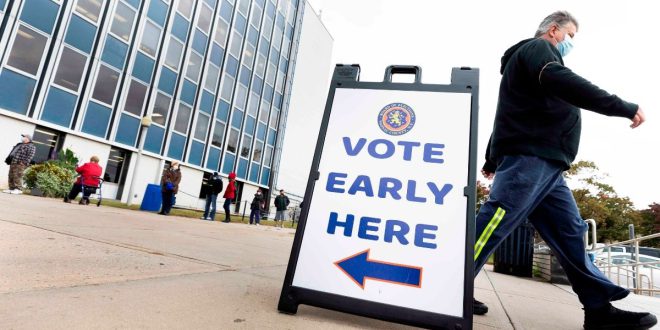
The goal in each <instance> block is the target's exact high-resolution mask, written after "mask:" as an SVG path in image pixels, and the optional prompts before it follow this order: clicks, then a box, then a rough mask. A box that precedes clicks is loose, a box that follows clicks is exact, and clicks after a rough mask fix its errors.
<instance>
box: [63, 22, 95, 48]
mask: <svg viewBox="0 0 660 330" xmlns="http://www.w3.org/2000/svg"><path fill="white" fill-rule="evenodd" d="M95 36H96V26H94V25H92V24H91V23H89V22H87V21H86V20H84V19H82V18H80V16H78V15H71V21H70V22H69V27H68V28H67V31H66V36H65V37H64V41H65V42H66V43H68V44H69V45H71V46H73V47H76V48H78V49H80V50H82V51H83V52H85V53H87V54H89V53H90V52H91V51H92V45H93V44H94V37H95Z"/></svg>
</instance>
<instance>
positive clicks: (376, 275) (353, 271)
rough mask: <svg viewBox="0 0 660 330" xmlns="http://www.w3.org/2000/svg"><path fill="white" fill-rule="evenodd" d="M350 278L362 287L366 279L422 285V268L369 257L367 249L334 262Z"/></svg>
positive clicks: (418, 286) (419, 286)
mask: <svg viewBox="0 0 660 330" xmlns="http://www.w3.org/2000/svg"><path fill="white" fill-rule="evenodd" d="M335 265H336V266H337V267H339V269H341V270H342V271H343V272H344V273H345V274H346V275H348V277H349V278H350V279H352V280H353V281H354V282H355V283H356V284H357V285H358V286H359V287H361V288H362V289H364V284H365V281H366V280H367V279H372V280H375V281H382V282H389V283H393V284H400V285H407V286H413V287H417V288H421V287H422V268H421V267H415V266H406V265H399V264H394V263H387V262H382V261H375V260H371V259H369V249H367V250H364V251H362V252H359V253H357V254H354V255H352V256H350V257H348V258H345V259H342V260H339V261H337V262H335Z"/></svg>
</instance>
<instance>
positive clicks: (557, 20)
mask: <svg viewBox="0 0 660 330" xmlns="http://www.w3.org/2000/svg"><path fill="white" fill-rule="evenodd" d="M568 23H573V24H575V28H579V25H578V22H577V20H576V19H575V17H573V15H571V14H570V13H569V12H567V11H565V10H559V11H556V12H554V13H552V14H550V15H548V16H547V17H546V18H544V19H543V21H541V24H539V28H538V29H537V30H536V34H535V35H534V37H535V38H538V37H540V36H542V35H543V34H544V33H546V32H548V30H550V28H552V26H553V25H559V26H561V27H564V26H566V25H567V24H568Z"/></svg>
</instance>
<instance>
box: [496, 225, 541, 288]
mask: <svg viewBox="0 0 660 330" xmlns="http://www.w3.org/2000/svg"><path fill="white" fill-rule="evenodd" d="M533 261H534V227H533V226H532V225H531V224H530V223H529V222H525V223H523V224H522V225H520V226H519V227H518V228H516V229H514V230H513V233H511V235H509V237H507V238H506V239H505V240H504V242H502V244H501V245H500V246H499V247H498V248H497V249H496V250H495V255H494V265H493V266H494V267H493V268H494V271H496V272H498V273H502V274H507V275H514V276H521V277H532V268H533V266H532V265H533Z"/></svg>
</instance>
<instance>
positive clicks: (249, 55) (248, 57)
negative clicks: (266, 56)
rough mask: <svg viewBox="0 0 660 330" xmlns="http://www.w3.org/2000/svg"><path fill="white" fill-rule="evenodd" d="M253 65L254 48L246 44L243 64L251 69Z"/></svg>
mask: <svg viewBox="0 0 660 330" xmlns="http://www.w3.org/2000/svg"><path fill="white" fill-rule="evenodd" d="M253 63H254V46H252V45H250V44H247V45H246V46H245V49H244V50H243V64H245V65H247V67H248V68H250V69H252V64H253Z"/></svg>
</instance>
